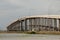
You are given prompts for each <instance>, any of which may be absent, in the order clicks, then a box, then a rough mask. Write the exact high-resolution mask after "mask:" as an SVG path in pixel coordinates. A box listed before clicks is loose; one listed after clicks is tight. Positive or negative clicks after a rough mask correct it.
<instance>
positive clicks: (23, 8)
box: [0, 0, 60, 30]
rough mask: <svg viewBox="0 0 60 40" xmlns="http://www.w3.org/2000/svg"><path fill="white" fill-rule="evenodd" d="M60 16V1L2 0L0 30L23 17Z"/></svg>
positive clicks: (0, 4)
mask: <svg viewBox="0 0 60 40" xmlns="http://www.w3.org/2000/svg"><path fill="white" fill-rule="evenodd" d="M46 14H47V15H60V0H0V30H5V29H6V27H7V26H8V24H9V23H10V22H12V21H13V20H15V19H18V18H21V17H23V16H31V15H46Z"/></svg>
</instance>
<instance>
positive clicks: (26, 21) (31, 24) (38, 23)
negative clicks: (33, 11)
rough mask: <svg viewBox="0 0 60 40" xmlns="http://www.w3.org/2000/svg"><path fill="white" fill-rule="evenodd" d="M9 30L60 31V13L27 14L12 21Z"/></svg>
mask: <svg viewBox="0 0 60 40" xmlns="http://www.w3.org/2000/svg"><path fill="white" fill-rule="evenodd" d="M7 30H8V31H60V15H37V16H26V17H23V18H20V19H18V20H16V21H14V22H12V23H11V24H10V25H8V27H7Z"/></svg>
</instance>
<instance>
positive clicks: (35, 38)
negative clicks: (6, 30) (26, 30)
mask: <svg viewBox="0 0 60 40" xmlns="http://www.w3.org/2000/svg"><path fill="white" fill-rule="evenodd" d="M0 40H60V35H43V34H19V33H18V34H16V33H14V34H13V33H11V34H0Z"/></svg>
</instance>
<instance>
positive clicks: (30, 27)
mask: <svg viewBox="0 0 60 40" xmlns="http://www.w3.org/2000/svg"><path fill="white" fill-rule="evenodd" d="M29 29H30V31H32V19H29Z"/></svg>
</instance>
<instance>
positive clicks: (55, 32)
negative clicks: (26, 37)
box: [0, 31, 60, 35]
mask: <svg viewBox="0 0 60 40" xmlns="http://www.w3.org/2000/svg"><path fill="white" fill-rule="evenodd" d="M31 32H32V31H31ZM31 32H28V31H26V32H13V31H11V32H0V34H3V33H4V34H5V33H8V34H9V33H10V34H12V33H21V34H31ZM32 34H52V35H60V32H59V31H39V32H35V33H32Z"/></svg>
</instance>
